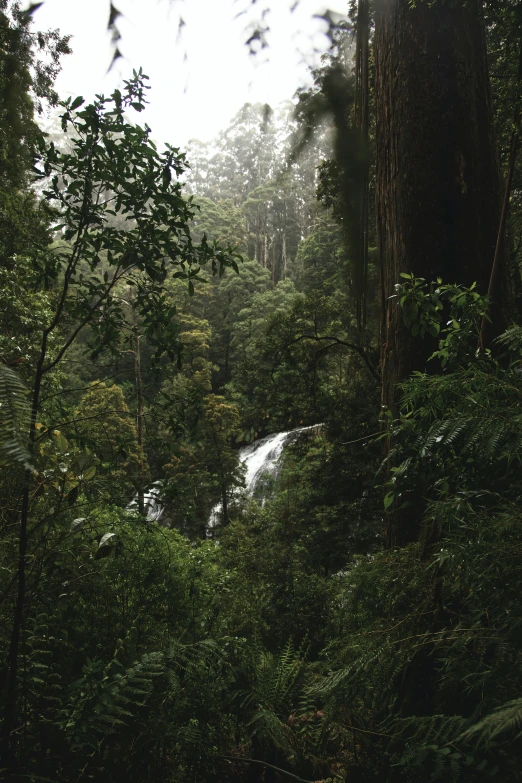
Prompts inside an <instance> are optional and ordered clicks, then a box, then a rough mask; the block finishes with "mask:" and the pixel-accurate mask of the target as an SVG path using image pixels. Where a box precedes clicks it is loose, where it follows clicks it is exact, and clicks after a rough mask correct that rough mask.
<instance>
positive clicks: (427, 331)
mask: <svg viewBox="0 0 522 783" xmlns="http://www.w3.org/2000/svg"><path fill="white" fill-rule="evenodd" d="M401 277H402V278H403V282H401V283H396V285H395V292H396V293H395V294H394V298H396V299H397V300H398V302H399V305H400V307H401V310H402V313H403V318H404V323H405V324H406V326H407V327H408V328H409V329H411V332H412V334H413V335H415V336H417V335H418V336H419V337H425V336H426V335H430V336H431V337H435V338H438V343H439V345H438V349H437V350H436V351H434V353H433V354H432V356H431V357H430V358H431V359H438V360H439V361H440V363H441V365H442V367H446V366H448V365H452V364H455V363H458V362H460V361H462V360H464V359H468V358H469V356H470V352H471V351H472V350H473V345H475V348H476V345H477V341H478V338H479V334H480V325H481V323H482V318H483V317H484V316H485V315H486V314H487V306H488V299H487V297H485V296H482V295H481V294H479V293H478V291H477V290H476V287H475V283H473V285H471V286H470V287H469V288H467V287H465V286H463V285H457V284H455V283H453V284H443V283H442V280H441V279H440V278H438V279H437V281H436V282H435V283H429V284H428V283H427V282H426V280H424V278H422V277H415V276H414V275H412V274H409V273H408V272H402V273H401Z"/></svg>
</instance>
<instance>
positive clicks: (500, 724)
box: [459, 698, 522, 746]
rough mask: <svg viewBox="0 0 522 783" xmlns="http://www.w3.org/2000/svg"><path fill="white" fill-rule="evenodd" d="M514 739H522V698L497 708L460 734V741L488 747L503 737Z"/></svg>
mask: <svg viewBox="0 0 522 783" xmlns="http://www.w3.org/2000/svg"><path fill="white" fill-rule="evenodd" d="M506 734H508V735H511V737H512V738H514V739H520V738H521V737H522V698H518V699H513V700H512V701H509V702H507V703H506V704H503V705H502V706H500V707H497V708H496V709H495V710H494V711H493V712H492V713H490V714H489V715H486V717H485V718H483V719H482V720H480V721H478V722H477V723H475V724H474V725H473V726H471V727H470V728H468V729H467V730H466V731H464V732H462V734H460V736H459V739H460V740H465V741H468V740H473V741H475V742H476V743H477V744H478V745H482V746H488V745H489V744H490V743H491V742H492V741H493V740H497V739H499V738H500V737H501V736H502V735H506Z"/></svg>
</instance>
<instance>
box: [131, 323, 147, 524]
mask: <svg viewBox="0 0 522 783" xmlns="http://www.w3.org/2000/svg"><path fill="white" fill-rule="evenodd" d="M140 336H141V335H139V334H138V333H137V332H136V333H135V335H134V370H135V375H136V429H137V433H138V460H139V462H138V471H139V476H138V481H139V484H138V511H139V513H140V514H141V515H142V516H143V515H144V514H145V495H144V488H143V473H144V471H143V387H142V383H141V353H140Z"/></svg>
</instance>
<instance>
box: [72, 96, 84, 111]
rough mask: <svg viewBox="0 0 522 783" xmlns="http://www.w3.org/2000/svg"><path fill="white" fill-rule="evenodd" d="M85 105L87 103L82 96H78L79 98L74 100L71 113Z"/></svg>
mask: <svg viewBox="0 0 522 783" xmlns="http://www.w3.org/2000/svg"><path fill="white" fill-rule="evenodd" d="M83 103H85V100H84V98H83V96H82V95H78V97H77V98H75V99H74V101H73V102H72V103H71V107H70V108H71V111H74V109H78V108H79V107H80V106H81V105H82V104H83Z"/></svg>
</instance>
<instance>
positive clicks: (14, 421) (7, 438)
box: [0, 364, 31, 469]
mask: <svg viewBox="0 0 522 783" xmlns="http://www.w3.org/2000/svg"><path fill="white" fill-rule="evenodd" d="M27 394H28V390H27V388H26V386H25V385H24V383H23V382H22V380H21V379H20V377H19V376H18V374H17V373H16V372H15V371H14V370H13V369H11V368H10V367H6V365H5V364H0V459H3V460H6V461H8V462H15V463H19V464H21V465H23V466H24V468H26V469H31V454H30V451H29V446H28V438H27V431H28V421H29V406H28V403H27Z"/></svg>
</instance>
